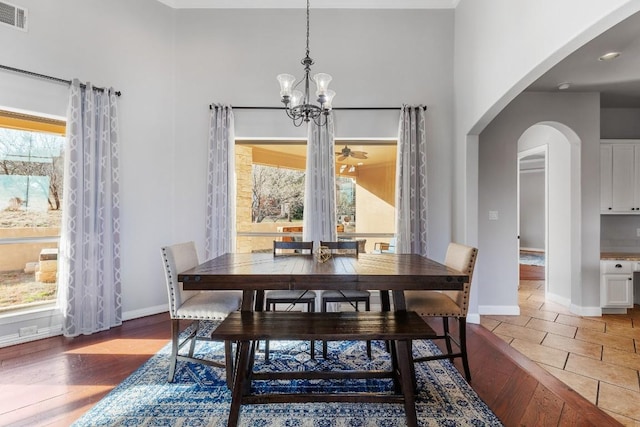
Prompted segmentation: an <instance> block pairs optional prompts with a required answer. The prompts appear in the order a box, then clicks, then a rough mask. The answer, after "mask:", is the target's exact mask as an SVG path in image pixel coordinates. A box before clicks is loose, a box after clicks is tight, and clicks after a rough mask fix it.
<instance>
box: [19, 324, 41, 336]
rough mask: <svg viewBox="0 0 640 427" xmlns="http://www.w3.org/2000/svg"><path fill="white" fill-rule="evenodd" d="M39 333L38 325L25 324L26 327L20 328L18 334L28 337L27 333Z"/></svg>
mask: <svg viewBox="0 0 640 427" xmlns="http://www.w3.org/2000/svg"><path fill="white" fill-rule="evenodd" d="M37 333H38V327H37V326H36V325H33V326H25V327H24V328H20V331H19V332H18V335H19V336H21V337H26V336H27V335H35V334H37Z"/></svg>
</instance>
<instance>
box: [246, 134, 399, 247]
mask: <svg viewBox="0 0 640 427" xmlns="http://www.w3.org/2000/svg"><path fill="white" fill-rule="evenodd" d="M335 144H336V150H335V151H336V153H337V154H336V210H337V217H336V229H337V231H338V237H339V238H349V239H358V240H361V241H362V242H363V246H362V247H363V249H364V250H365V251H367V252H371V251H373V250H374V245H375V244H376V243H377V242H389V241H390V240H391V238H392V237H393V234H394V232H395V206H394V203H395V169H396V142H395V141H360V140H358V141H345V140H336V142H335ZM345 146H346V147H348V148H349V149H350V150H352V151H362V152H365V153H366V155H364V157H366V158H355V157H353V156H347V157H344V158H343V156H341V153H342V150H343V147H345ZM359 157H363V156H361V155H360V156H359ZM305 168H306V142H305V141H295V142H291V141H287V142H271V141H269V142H267V141H256V140H239V141H236V176H237V200H236V212H237V218H236V229H237V251H238V252H270V251H271V250H272V241H273V240H274V238H282V237H288V238H300V237H301V236H302V214H303V211H304V206H303V205H304V177H305Z"/></svg>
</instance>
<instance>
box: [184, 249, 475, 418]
mask: <svg viewBox="0 0 640 427" xmlns="http://www.w3.org/2000/svg"><path fill="white" fill-rule="evenodd" d="M178 281H179V282H182V284H183V288H184V289H185V290H192V291H194V290H198V291H215V290H240V291H242V292H243V300H242V306H241V313H247V314H250V313H248V312H253V313H255V312H259V311H262V310H263V298H264V292H265V291H266V290H282V289H288V290H369V291H379V292H380V301H381V311H383V312H386V311H392V312H395V313H396V314H400V315H402V313H404V312H406V304H405V299H404V291H406V290H462V289H463V286H464V284H465V283H467V282H468V281H469V276H468V275H467V274H465V273H463V272H460V271H457V270H454V269H452V268H450V267H447V266H445V265H443V264H441V263H439V262H437V261H434V260H432V259H430V258H427V257H424V256H421V255H417V254H396V253H389V254H384V253H383V254H368V253H365V254H359V255H358V256H332V257H330V258H329V259H326V260H324V262H323V261H322V260H320V259H319V258H317V257H316V256H309V255H299V254H292V255H291V256H273V254H272V253H227V254H224V255H221V256H218V257H216V258H213V259H210V260H207V261H205V262H203V263H202V264H199V265H197V266H196V267H193V268H191V269H189V270H186V271H183V272H181V273H179V274H178ZM389 293H391V297H390V296H389ZM319 315H320V316H321V315H322V314H320V313H316V314H314V316H315V317H313V318H312V317H309V321H310V322H311V321H317V320H318V319H317V317H318V316H319ZM291 319H292V321H295V322H304V321H305V320H304V317H303V318H302V319H301V318H300V317H298V316H295V317H291ZM293 319H295V320H293ZM240 348H242V349H243V350H242V352H244V353H245V354H243V355H240V356H238V354H237V355H236V359H239V358H244V360H247V358H249V363H248V364H247V365H248V366H252V357H253V351H251V353H250V348H254V347H253V346H249V345H248V343H246V342H245V345H244V346H241V347H240ZM239 351H240V350H239ZM404 353H405V354H406V351H404ZM409 353H410V348H409ZM406 357H409V359H410V354H408V355H407V356H406ZM249 371H250V368H249ZM249 375H251V374H250V373H249ZM236 376H237V373H236ZM412 379H413V378H412ZM235 393H236V390H234V396H235ZM237 393H238V394H243V393H244V391H242V390H238V391H237ZM410 394H411V396H409V398H410V399H411V400H410V401H411V406H410V407H409V408H410V409H406V410H407V416H408V424H409V425H415V424H416V423H417V420H416V419H415V409H414V408H413V406H412V405H413V401H414V400H413V399H414V396H413V390H410ZM241 400H242V398H241V397H240V401H241ZM233 405H234V404H233V403H232V406H233ZM406 408H407V407H406ZM232 410H233V408H232ZM235 411H236V412H238V411H239V409H238V407H236V408H235ZM409 412H411V414H409ZM231 418H233V419H234V422H233V423H234V424H235V423H236V422H237V414H236V415H234V416H230V419H231Z"/></svg>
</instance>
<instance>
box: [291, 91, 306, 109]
mask: <svg viewBox="0 0 640 427" xmlns="http://www.w3.org/2000/svg"><path fill="white" fill-rule="evenodd" d="M303 97H304V93H302V92H300V91H299V90H294V91H293V92H292V93H291V104H290V105H289V107H290V108H295V107H297V106H298V105H300V104H302V98H303Z"/></svg>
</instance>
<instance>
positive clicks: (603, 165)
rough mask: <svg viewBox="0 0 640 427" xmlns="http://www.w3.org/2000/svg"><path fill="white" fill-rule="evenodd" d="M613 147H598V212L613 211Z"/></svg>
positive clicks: (605, 145) (607, 145)
mask: <svg viewBox="0 0 640 427" xmlns="http://www.w3.org/2000/svg"><path fill="white" fill-rule="evenodd" d="M612 177H613V146H612V145H611V144H602V145H600V211H601V212H602V213H607V212H611V211H613V182H612Z"/></svg>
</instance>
